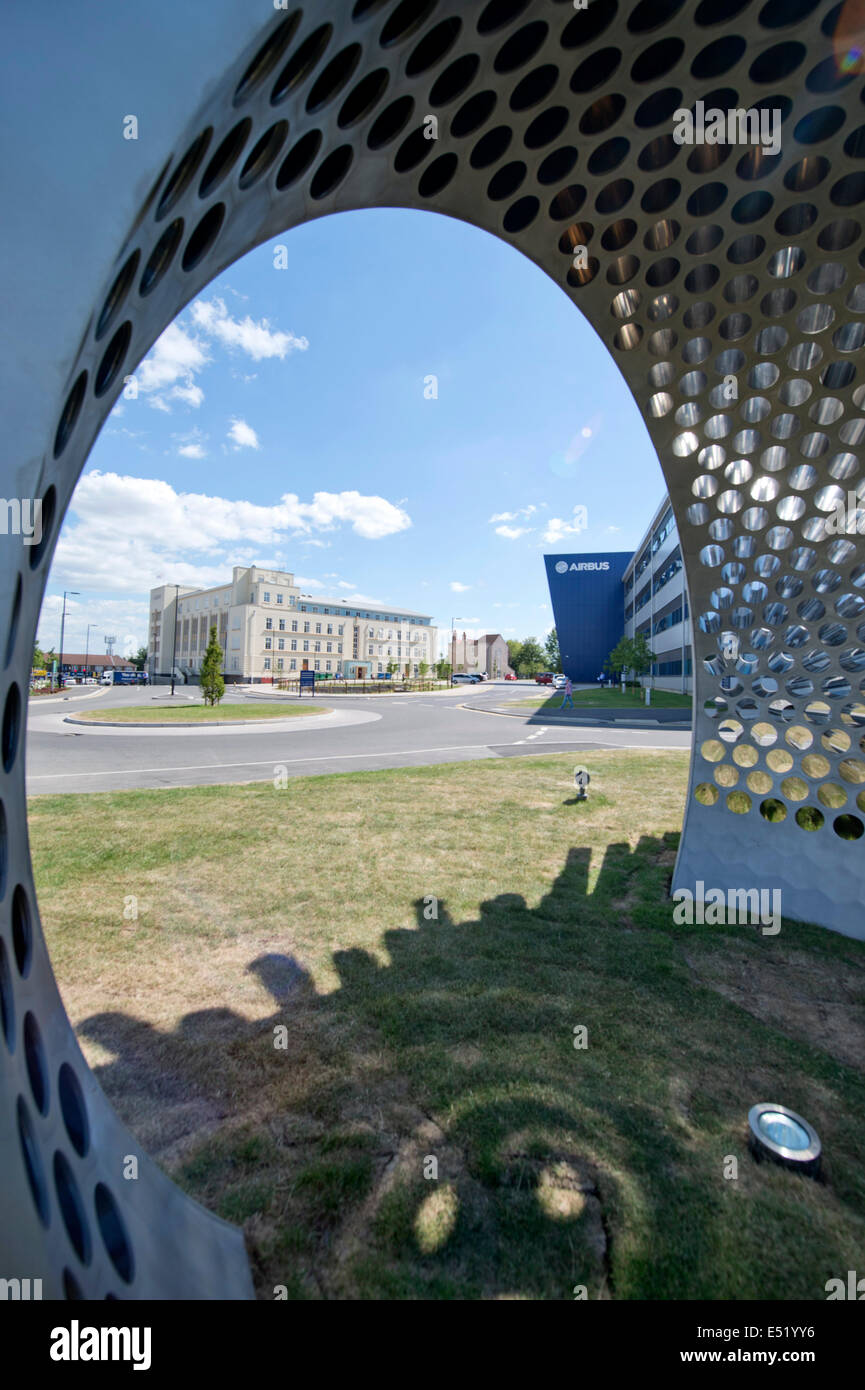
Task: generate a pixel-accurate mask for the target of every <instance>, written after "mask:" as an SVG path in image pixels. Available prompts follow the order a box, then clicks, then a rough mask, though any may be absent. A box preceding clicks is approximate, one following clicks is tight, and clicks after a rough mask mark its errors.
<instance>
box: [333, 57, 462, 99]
mask: <svg viewBox="0 0 865 1390" xmlns="http://www.w3.org/2000/svg"><path fill="white" fill-rule="evenodd" d="M480 65H481V60H480V58H479V57H478V56H477V54H476V53H465V54H463V56H462V57H461V58H457V59H456V60H455V61H454V62H453V63H451V64H450V66H449V67H446V68H445V70H444V72H443V73H441V74H440V76H439V77H437V78H436V81H435V84H434V86H433V89H432V91H431V92H430V105H431V106H432V107H436V106H448V105H449V104H450V103H451V102H452V101H456V99H457V97H461V96H462V95H463V93H464V92H466V91H468V89H469V87H470V86H471V84H472V83H473V82H474V80H475V77H476V75H477V71H478V68H479V67H480ZM382 71H384V69H382ZM350 100H351V98H350V97H349V101H350Z"/></svg>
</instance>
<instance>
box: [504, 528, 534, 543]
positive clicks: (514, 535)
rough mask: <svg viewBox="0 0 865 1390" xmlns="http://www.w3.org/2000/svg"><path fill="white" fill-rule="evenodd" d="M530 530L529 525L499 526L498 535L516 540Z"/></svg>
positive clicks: (508, 539)
mask: <svg viewBox="0 0 865 1390" xmlns="http://www.w3.org/2000/svg"><path fill="white" fill-rule="evenodd" d="M530 530H531V527H529V526H497V527H496V535H497V536H504V538H505V540H507V541H516V540H519V538H520V536H525V535H527V534H528V533H529V531H530Z"/></svg>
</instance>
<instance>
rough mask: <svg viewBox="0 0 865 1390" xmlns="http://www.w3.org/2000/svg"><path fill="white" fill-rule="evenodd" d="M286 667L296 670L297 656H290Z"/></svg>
mask: <svg viewBox="0 0 865 1390" xmlns="http://www.w3.org/2000/svg"><path fill="white" fill-rule="evenodd" d="M288 669H289V671H296V670H297V658H296V657H292V658H291V660H290V661H289V663H288Z"/></svg>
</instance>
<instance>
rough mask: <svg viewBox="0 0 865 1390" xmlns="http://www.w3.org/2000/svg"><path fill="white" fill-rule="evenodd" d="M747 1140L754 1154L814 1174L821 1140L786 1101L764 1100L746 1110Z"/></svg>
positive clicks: (816, 1168) (818, 1161) (810, 1175)
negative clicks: (781, 1103) (789, 1107)
mask: <svg viewBox="0 0 865 1390" xmlns="http://www.w3.org/2000/svg"><path fill="white" fill-rule="evenodd" d="M748 1143H749V1145H750V1148H751V1151H752V1153H753V1154H754V1156H755V1158H760V1159H764V1158H766V1159H770V1160H771V1161H772V1162H773V1163H780V1164H781V1165H782V1166H783V1167H785V1168H792V1169H794V1170H795V1171H796V1172H798V1173H806V1174H807V1175H808V1176H809V1177H816V1176H817V1174H818V1173H819V1171H820V1154H821V1147H822V1146H821V1144H820V1139H819V1136H818V1134H817V1131H816V1130H815V1129H814V1128H813V1127H812V1126H811V1125H809V1123H808V1121H807V1120H803V1118H802V1116H801V1115H797V1114H796V1112H795V1110H788V1109H787V1107H786V1105H772V1104H770V1103H768V1102H766V1101H764V1102H761V1104H760V1105H752V1107H751V1109H750V1110H749V1111H748Z"/></svg>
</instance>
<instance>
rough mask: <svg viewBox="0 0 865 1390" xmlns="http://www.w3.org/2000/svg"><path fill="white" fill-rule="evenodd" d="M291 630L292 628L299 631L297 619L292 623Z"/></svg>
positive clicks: (293, 630)
mask: <svg viewBox="0 0 865 1390" xmlns="http://www.w3.org/2000/svg"><path fill="white" fill-rule="evenodd" d="M291 630H292V632H297V619H295V620H294V622H293V623H292V625H291Z"/></svg>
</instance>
